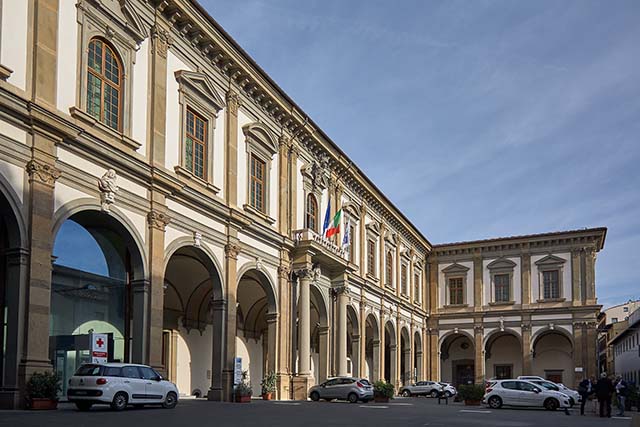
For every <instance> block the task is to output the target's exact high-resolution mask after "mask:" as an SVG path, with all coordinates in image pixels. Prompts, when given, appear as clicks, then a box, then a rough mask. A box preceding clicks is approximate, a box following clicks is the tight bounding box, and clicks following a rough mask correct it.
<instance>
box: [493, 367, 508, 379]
mask: <svg viewBox="0 0 640 427" xmlns="http://www.w3.org/2000/svg"><path fill="white" fill-rule="evenodd" d="M511 368H512V367H511V365H494V369H495V373H494V376H495V378H496V379H497V380H506V379H509V378H513V374H512V369H511Z"/></svg>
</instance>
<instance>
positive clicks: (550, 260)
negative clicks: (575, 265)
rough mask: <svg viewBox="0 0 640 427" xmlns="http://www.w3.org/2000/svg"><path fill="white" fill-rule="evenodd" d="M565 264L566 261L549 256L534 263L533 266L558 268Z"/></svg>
mask: <svg viewBox="0 0 640 427" xmlns="http://www.w3.org/2000/svg"><path fill="white" fill-rule="evenodd" d="M565 262H567V260H565V259H564V258H560V257H557V256H555V255H551V254H549V255H547V256H546V257H544V258H542V259H539V260H538V261H536V263H535V264H536V265H537V266H538V267H559V266H561V265H562V264H564V263H565Z"/></svg>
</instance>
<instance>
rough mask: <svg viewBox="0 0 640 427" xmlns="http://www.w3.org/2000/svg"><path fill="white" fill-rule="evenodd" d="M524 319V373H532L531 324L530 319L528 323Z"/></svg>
mask: <svg viewBox="0 0 640 427" xmlns="http://www.w3.org/2000/svg"><path fill="white" fill-rule="evenodd" d="M522 321H523V324H522V375H531V374H532V371H531V362H532V360H533V359H532V357H531V324H530V323H529V322H530V319H528V320H527V323H524V322H525V320H524V318H523V319H522Z"/></svg>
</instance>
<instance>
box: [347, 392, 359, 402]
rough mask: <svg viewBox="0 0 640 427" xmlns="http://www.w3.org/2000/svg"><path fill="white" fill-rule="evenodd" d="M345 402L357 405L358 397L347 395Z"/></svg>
mask: <svg viewBox="0 0 640 427" xmlns="http://www.w3.org/2000/svg"><path fill="white" fill-rule="evenodd" d="M347 400H348V401H349V403H358V395H357V394H355V393H349V396H347Z"/></svg>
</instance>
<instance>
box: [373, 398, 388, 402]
mask: <svg viewBox="0 0 640 427" xmlns="http://www.w3.org/2000/svg"><path fill="white" fill-rule="evenodd" d="M373 400H374V402H376V403H389V398H388V397H387V396H373Z"/></svg>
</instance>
